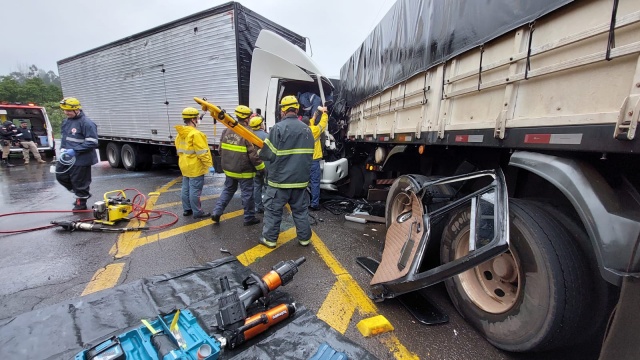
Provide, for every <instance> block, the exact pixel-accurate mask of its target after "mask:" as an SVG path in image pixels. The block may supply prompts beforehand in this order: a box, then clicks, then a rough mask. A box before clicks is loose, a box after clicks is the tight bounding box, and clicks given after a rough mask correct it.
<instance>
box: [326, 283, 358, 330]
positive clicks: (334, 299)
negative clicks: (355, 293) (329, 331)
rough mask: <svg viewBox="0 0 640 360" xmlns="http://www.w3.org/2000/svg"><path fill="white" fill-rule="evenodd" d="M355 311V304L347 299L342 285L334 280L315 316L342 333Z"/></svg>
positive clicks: (347, 326)
mask: <svg viewBox="0 0 640 360" xmlns="http://www.w3.org/2000/svg"><path fill="white" fill-rule="evenodd" d="M355 311H356V305H355V304H354V303H353V302H352V301H351V300H350V299H349V297H348V295H347V293H346V292H345V291H344V290H343V289H342V286H341V285H340V284H338V282H336V283H335V284H334V285H333V286H332V287H331V290H329V294H328V295H327V297H326V299H325V300H324V302H323V303H322V306H320V309H319V310H318V313H317V314H316V316H317V317H318V319H320V320H323V321H324V322H326V323H327V324H328V325H329V326H331V327H332V328H334V329H336V330H337V331H339V332H340V333H341V334H343V335H344V333H345V332H346V331H347V328H349V322H350V321H351V317H352V316H353V313H354V312H355Z"/></svg>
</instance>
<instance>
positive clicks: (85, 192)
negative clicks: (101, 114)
mask: <svg viewBox="0 0 640 360" xmlns="http://www.w3.org/2000/svg"><path fill="white" fill-rule="evenodd" d="M60 108H61V109H62V111H64V114H65V116H66V117H67V118H66V119H65V120H63V121H62V125H61V126H60V134H61V135H62V139H61V140H60V150H61V155H60V159H59V161H58V163H57V164H56V180H58V183H60V185H62V186H64V187H65V188H66V189H67V190H69V191H71V192H72V193H74V194H75V196H76V201H75V206H74V207H73V210H87V199H88V198H90V197H91V193H90V192H89V188H90V186H91V166H92V165H95V164H97V163H98V155H97V154H96V151H95V150H96V149H97V148H98V128H97V126H96V124H95V123H94V122H93V121H91V119H89V118H88V117H87V116H86V115H85V114H84V112H83V111H82V106H81V105H80V101H79V100H78V99H76V98H73V97H66V98H64V99H62V100H61V101H60ZM74 159H75V160H74Z"/></svg>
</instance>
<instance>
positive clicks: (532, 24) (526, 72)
mask: <svg viewBox="0 0 640 360" xmlns="http://www.w3.org/2000/svg"><path fill="white" fill-rule="evenodd" d="M535 30H536V22H535V21H532V22H530V23H529V45H527V65H526V66H525V67H524V79H525V80H527V79H529V70H531V43H532V42H533V32H534V31H535Z"/></svg>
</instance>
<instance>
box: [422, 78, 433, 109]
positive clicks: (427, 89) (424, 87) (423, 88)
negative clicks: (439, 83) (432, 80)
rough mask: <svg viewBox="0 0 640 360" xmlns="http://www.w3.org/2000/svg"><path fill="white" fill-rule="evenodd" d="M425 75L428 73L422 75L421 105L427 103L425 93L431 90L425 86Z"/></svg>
mask: <svg viewBox="0 0 640 360" xmlns="http://www.w3.org/2000/svg"><path fill="white" fill-rule="evenodd" d="M427 75H428V73H427V72H425V73H424V85H423V86H422V105H424V104H426V103H427V91H429V90H430V89H431V87H430V86H428V85H427Z"/></svg>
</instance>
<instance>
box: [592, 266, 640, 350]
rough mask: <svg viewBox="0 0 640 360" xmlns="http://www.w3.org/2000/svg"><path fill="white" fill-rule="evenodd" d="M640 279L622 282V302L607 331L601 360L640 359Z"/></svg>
mask: <svg viewBox="0 0 640 360" xmlns="http://www.w3.org/2000/svg"><path fill="white" fill-rule="evenodd" d="M639 303H640V279H637V278H634V277H631V276H629V277H626V278H624V279H623V280H622V290H621V292H620V300H619V301H618V305H617V306H616V309H615V310H614V314H613V316H612V321H611V323H610V325H609V328H608V329H607V334H606V335H605V339H604V343H603V345H602V350H601V351H600V357H599V359H600V360H614V359H640V347H638V342H637V341H638V332H640V313H639V312H638V304H639Z"/></svg>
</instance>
